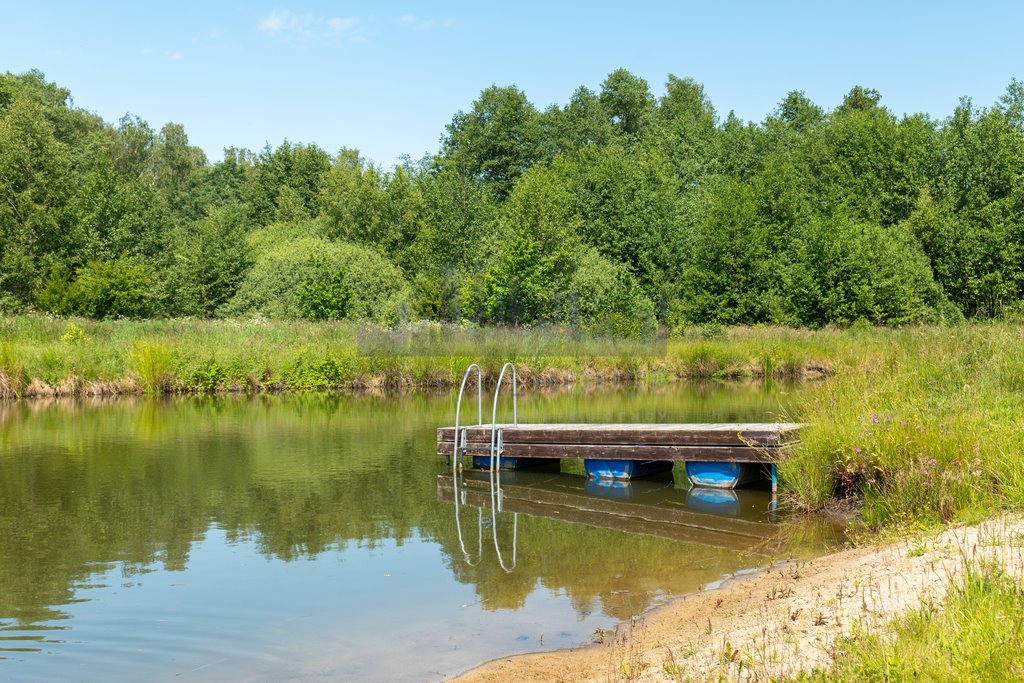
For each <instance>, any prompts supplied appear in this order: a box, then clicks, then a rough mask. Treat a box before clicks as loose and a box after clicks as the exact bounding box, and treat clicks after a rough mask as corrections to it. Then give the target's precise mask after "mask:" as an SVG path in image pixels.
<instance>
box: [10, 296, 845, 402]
mask: <svg viewBox="0 0 1024 683" xmlns="http://www.w3.org/2000/svg"><path fill="white" fill-rule="evenodd" d="M854 348H856V347H855V346H854V345H853V344H852V338H850V335H847V334H845V333H808V332H801V331H794V330H784V329H756V330H755V329H742V330H734V331H731V332H720V331H715V330H711V331H708V330H705V331H701V330H696V329H695V330H692V331H690V332H688V333H685V334H683V335H682V336H680V337H679V338H676V339H670V340H665V339H651V340H638V341H633V340H622V339H612V338H593V337H587V336H585V335H583V334H582V333H580V332H577V331H574V330H569V329H563V328H529V329H509V328H486V329H479V328H467V329H464V328H458V327H453V326H441V325H436V324H424V325H416V326H410V327H406V328H402V329H398V330H389V329H383V328H379V327H372V326H363V325H357V324H354V323H327V322H323V323H309V322H298V321H296V322H281V321H274V322H267V321H247V322H239V321H232V320H221V321H213V320H187V319H186V320H150V321H127V320H123V321H109V322H94V321H88V320H79V319H75V320H65V319H57V318H47V317H41V316H18V317H9V318H4V319H2V321H0V397H3V398H7V399H11V398H17V397H22V396H35V395H76V394H88V393H106V394H118V393H213V392H223V391H247V392H271V391H293V390H345V389H352V388H360V387H400V386H418V387H424V386H442V387H444V386H451V385H453V384H454V383H455V382H456V381H458V379H459V373H461V372H462V370H463V368H465V367H466V365H468V364H469V363H471V362H479V363H480V364H481V365H482V366H483V368H484V371H485V373H486V374H488V375H489V376H491V377H494V376H496V375H497V370H499V369H500V367H501V364H502V363H503V362H504V361H506V360H511V361H515V362H516V364H517V366H518V369H519V379H520V381H521V382H524V383H525V384H528V385H531V384H532V385H544V384H560V383H571V382H580V381H587V380H590V381H637V380H642V381H659V380H667V379H674V378H713V377H764V376H770V377H776V378H784V377H802V376H804V375H813V376H820V375H823V374H827V373H829V372H831V371H832V370H833V369H834V367H835V365H836V363H837V362H839V361H840V359H841V358H843V357H844V355H845V356H846V357H850V358H852V353H850V352H852V351H853V350H854Z"/></svg>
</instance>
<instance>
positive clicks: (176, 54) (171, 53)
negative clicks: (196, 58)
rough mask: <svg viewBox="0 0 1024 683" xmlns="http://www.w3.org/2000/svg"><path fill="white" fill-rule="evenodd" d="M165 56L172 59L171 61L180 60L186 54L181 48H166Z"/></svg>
mask: <svg viewBox="0 0 1024 683" xmlns="http://www.w3.org/2000/svg"><path fill="white" fill-rule="evenodd" d="M164 57H166V58H167V59H170V60H171V61H175V62H178V61H181V60H182V59H184V58H185V55H184V54H183V53H182V52H181V51H180V50H165V51H164Z"/></svg>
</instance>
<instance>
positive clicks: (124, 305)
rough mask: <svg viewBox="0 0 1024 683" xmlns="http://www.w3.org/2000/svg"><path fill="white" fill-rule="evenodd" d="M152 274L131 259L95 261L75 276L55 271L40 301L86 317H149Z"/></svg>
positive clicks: (53, 309)
mask: <svg viewBox="0 0 1024 683" xmlns="http://www.w3.org/2000/svg"><path fill="white" fill-rule="evenodd" d="M151 286H152V275H151V272H150V269H149V267H148V266H146V265H145V264H142V263H139V262H137V261H135V260H133V259H129V258H118V259H113V260H109V261H91V262H90V263H89V265H87V266H86V267H85V268H80V269H79V270H78V271H77V272H76V274H75V278H74V279H71V278H70V277H69V276H68V275H67V274H66V273H64V272H62V271H59V270H53V271H51V273H50V276H49V278H48V279H47V280H46V282H45V283H44V285H43V287H42V288H41V289H40V290H39V291H38V292H37V293H36V304H37V305H38V306H39V307H40V308H41V309H42V310H44V311H47V312H50V313H56V314H57V315H80V316H83V317H86V318H95V319H98V320H109V319H112V318H145V317H147V316H148V315H150V314H151V312H152V294H151V291H150V288H151Z"/></svg>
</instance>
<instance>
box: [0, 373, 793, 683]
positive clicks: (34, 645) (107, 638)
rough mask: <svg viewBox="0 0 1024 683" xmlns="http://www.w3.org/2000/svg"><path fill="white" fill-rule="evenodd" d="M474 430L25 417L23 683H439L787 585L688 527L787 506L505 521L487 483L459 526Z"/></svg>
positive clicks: (15, 500) (19, 438)
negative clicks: (613, 629) (449, 451)
mask: <svg viewBox="0 0 1024 683" xmlns="http://www.w3.org/2000/svg"><path fill="white" fill-rule="evenodd" d="M785 400H786V392H781V393H780V391H779V390H778V389H776V388H770V387H769V388H765V387H760V386H757V387H751V386H721V385H716V386H710V387H693V386H685V385H680V386H671V387H667V388H659V389H654V390H645V389H629V390H621V389H619V390H603V391H598V392H586V391H583V390H574V391H570V392H561V393H555V394H551V395H544V394H540V393H536V394H532V395H521V396H520V397H519V414H520V420H521V421H580V422H583V421H608V422H627V421H645V422H687V421H701V422H708V421H730V422H731V421H737V422H742V421H751V420H770V419H775V418H776V417H777V414H778V413H779V411H780V406H781V404H782V403H784V402H785ZM453 413H454V400H453V398H452V397H450V396H448V395H442V396H431V395H424V394H413V395H403V396H395V397H323V396H289V397H262V398H244V399H243V398H220V399H177V400H168V401H158V400H146V401H143V400H132V401H127V400H121V401H113V402H90V401H77V402H51V403H44V402H21V403H15V404H5V405H0V680H10V681H54V680H87V681H88V680H95V681H109V680H150V681H164V680H202V681H245V680H312V679H328V680H332V679H343V680H356V679H358V680H411V681H418V680H436V679H440V678H443V677H445V676H449V675H452V674H455V673H458V672H459V671H462V670H464V669H466V668H468V667H471V666H473V665H475V664H478V663H480V662H481V661H484V660H486V659H489V658H492V657H496V656H499V655H504V654H510V653H514V652H523V651H531V650H539V649H555V648H561V647H569V646H576V645H579V644H581V643H585V642H588V641H589V640H591V639H592V637H593V635H594V633H595V631H596V630H597V629H601V628H608V627H610V626H612V625H613V624H614V623H616V622H617V621H618V620H621V619H624V618H628V617H629V616H631V615H633V614H637V613H639V612H641V611H643V610H644V609H646V608H648V607H650V606H652V605H655V604H658V603H660V602H663V601H664V600H666V599H667V598H670V597H672V596H674V595H679V594H682V593H687V592H690V591H693V590H696V589H699V588H700V587H701V586H702V585H706V584H708V583H709V582H712V581H715V580H718V579H720V578H721V577H723V576H724V575H727V574H729V573H731V572H735V571H737V570H740V569H743V568H748V567H752V566H756V565H758V564H760V563H761V562H762V557H761V556H760V555H758V551H759V550H758V549H757V548H755V549H754V551H753V552H746V553H740V552H737V541H736V539H735V537H734V536H731V535H728V534H726V535H724V536H721V538H723V539H725V540H724V541H723V540H721V539H720V538H719V535H717V532H715V531H712V532H709V533H704V534H703V535H702V536H700V537H699V538H698V537H694V536H692V535H691V534H689V532H687V531H686V530H685V528H681V527H679V526H678V525H675V524H671V523H665V519H666V515H667V516H668V517H667V518H668V520H669V522H671V521H672V519H675V518H673V517H672V515H679V514H684V515H685V514H690V513H700V512H701V511H702V510H706V509H709V506H710V508H714V509H718V510H720V511H722V513H723V514H724V516H722V517H720V519H723V520H727V521H725V522H723V523H724V524H726V525H728V524H729V522H728V520H730V519H734V518H741V519H746V520H748V521H757V522H765V524H764V525H762V526H763V527H764V528H766V529H768V530H769V532H770V530H771V529H773V527H771V526H770V525H769V524H767V522H770V521H771V520H772V514H771V497H770V494H769V493H766V492H763V491H762V492H758V491H753V492H746V493H744V494H743V495H741V496H739V497H737V498H729V499H725V500H717V501H716V500H712V501H707V500H700V499H698V498H695V497H694V496H693V495H692V494H691V495H690V496H689V498H688V496H687V491H686V486H685V484H684V483H683V479H682V477H680V476H679V475H678V473H677V474H676V476H675V477H673V476H671V475H663V476H661V477H659V478H656V479H652V480H637V481H635V482H634V483H633V484H632V485H630V486H626V487H596V486H594V485H592V484H588V483H587V482H586V480H585V479H584V478H583V477H582V476H580V475H579V474H578V473H579V472H580V469H579V468H578V465H576V464H575V463H572V464H570V463H563V466H562V470H561V471H560V470H559V469H558V468H557V467H556V468H555V469H554V470H553V471H552V470H550V469H549V470H546V471H540V472H529V473H524V472H517V473H514V474H510V475H506V476H505V477H504V478H503V480H502V484H503V486H504V490H503V495H504V496H505V505H503V506H502V509H501V511H500V512H496V513H492V511H491V509H490V506H489V504H488V495H487V493H486V491H487V488H486V487H487V485H488V484H487V478H486V476H484V477H482V478H480V477H477V478H476V480H474V478H473V477H472V475H470V476H468V477H467V481H466V482H464V483H465V485H466V486H467V487H470V488H468V489H466V490H465V491H464V494H463V495H462V496H460V497H459V500H460V501H461V503H462V504H461V505H459V506H458V508H456V506H455V504H454V502H455V501H454V500H453V492H452V480H451V478H450V471H448V470H447V469H446V468H445V466H444V463H443V460H442V459H439V458H437V456H436V455H435V432H434V430H435V428H436V427H437V426H440V425H442V424H445V423H449V422H450V421H451V418H452V414H453ZM473 485H475V486H477V488H476V489H473V488H471V486H473ZM481 487H483V488H481ZM517 500H518V502H516V501H517ZM456 509H458V511H459V516H458V523H456V514H455V513H456ZM648 512H650V514H648ZM709 519H715V517H711V516H709ZM659 520H660V521H659ZM741 523H742V522H741ZM711 526H712V527H714V525H713V524H712V525H711ZM740 545H749V543H747V542H744V543H740ZM464 549H465V551H464ZM760 552H766V551H765V550H764V548H760Z"/></svg>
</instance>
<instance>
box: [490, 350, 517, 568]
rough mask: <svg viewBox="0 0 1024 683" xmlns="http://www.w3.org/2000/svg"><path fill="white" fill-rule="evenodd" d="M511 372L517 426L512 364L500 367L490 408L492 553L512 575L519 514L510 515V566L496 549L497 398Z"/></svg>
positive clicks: (498, 482)
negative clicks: (508, 372)
mask: <svg viewBox="0 0 1024 683" xmlns="http://www.w3.org/2000/svg"><path fill="white" fill-rule="evenodd" d="M507 370H512V424H513V426H514V425H518V424H519V412H518V406H517V401H516V385H517V384H518V383H519V382H518V379H517V377H516V366H515V364H514V363H505V364H504V365H502V366H501V372H500V373H499V374H498V383H497V384H496V385H495V386H494V404H493V406H492V407H491V462H490V464H491V471H490V477H489V479H490V484H491V532H492V534H493V536H494V552H495V554H496V555H497V556H498V565H499V566H501V568H502V569H503V570H504V571H505V573H506V574H510V573H512V570H514V569H515V568H516V546H517V545H518V543H517V541H518V538H517V537H518V535H519V513H518V512H516V513H513V515H512V566H511V567H507V566H505V559H504V557H502V555H501V548H499V547H498V517H497V516H498V510H499V509H500V508H501V450H502V447H503V444H502V435H501V432H499V431H498V396H499V395H500V394H501V383H502V381H503V380H504V379H505V372H506V371H507Z"/></svg>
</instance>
